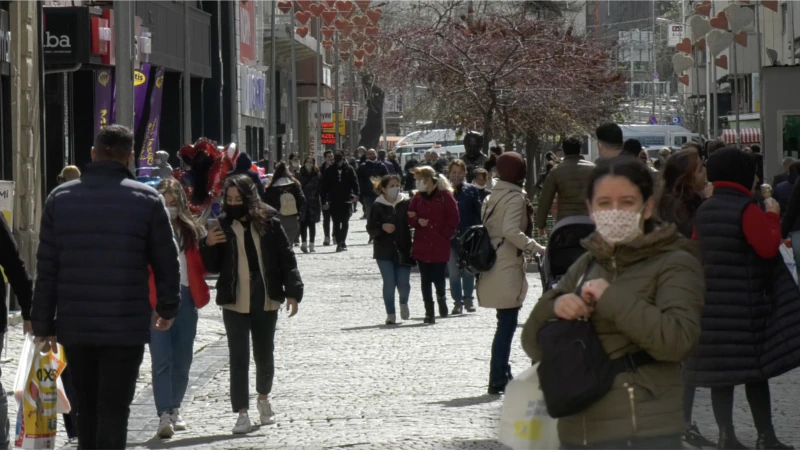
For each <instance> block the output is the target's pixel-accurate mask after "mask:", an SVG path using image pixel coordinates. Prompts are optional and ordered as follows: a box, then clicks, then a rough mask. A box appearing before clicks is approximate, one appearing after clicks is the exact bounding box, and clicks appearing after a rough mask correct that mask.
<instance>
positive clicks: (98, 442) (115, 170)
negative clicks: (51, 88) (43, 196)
mask: <svg viewBox="0 0 800 450" xmlns="http://www.w3.org/2000/svg"><path fill="white" fill-rule="evenodd" d="M133 158H134V152H133V133H132V132H131V131H130V130H129V129H128V128H126V127H123V126H121V125H110V126H108V127H106V128H105V129H103V130H102V131H100V133H99V134H98V135H97V137H96V138H95V141H94V147H93V148H92V161H93V162H92V163H91V164H89V165H88V166H87V167H86V169H85V170H84V172H83V175H82V176H81V178H80V179H78V180H74V181H70V182H69V183H64V184H62V185H61V186H59V187H57V188H56V189H55V190H54V191H53V192H52V193H51V194H50V196H49V197H48V198H47V202H46V203H45V206H44V211H43V213H42V223H41V231H40V236H39V239H40V242H39V250H38V253H37V271H38V276H37V280H36V288H35V291H34V300H33V310H32V312H31V319H32V322H33V332H34V335H35V336H36V337H37V339H38V340H44V341H45V342H47V344H49V345H50V346H55V344H56V340H58V342H59V343H60V344H62V345H63V346H64V350H65V352H66V356H67V360H68V361H69V366H70V370H71V371H72V375H73V380H74V384H75V390H76V392H77V394H78V411H80V413H79V414H80V420H79V421H78V439H79V441H80V445H81V448H87V449H91V448H125V444H126V441H127V430H128V416H129V414H130V409H129V408H130V404H131V401H133V395H134V391H135V390H136V379H137V377H138V375H139V366H140V365H141V363H142V357H143V356H144V346H145V344H147V343H148V342H149V340H150V328H151V327H154V328H156V329H157V330H167V329H169V328H170V326H171V325H172V320H173V319H174V317H175V316H176V315H177V313H178V306H179V305H180V297H179V295H180V265H179V263H178V247H177V245H176V244H175V240H174V239H173V235H172V226H171V225H170V218H169V213H168V212H167V209H166V207H165V204H164V200H163V198H162V197H161V196H160V195H159V194H158V192H157V191H156V190H155V189H153V188H151V187H149V186H146V185H144V184H142V183H139V182H137V181H136V180H135V178H134V176H133V174H131V172H130V171H129V170H128V167H129V166H130V164H132V162H133ZM150 268H152V271H153V275H154V278H155V286H156V294H157V295H156V297H157V301H156V307H155V312H152V311H151V308H150V299H149V297H150V287H149V284H148V280H149V270H150Z"/></svg>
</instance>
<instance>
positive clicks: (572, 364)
mask: <svg viewBox="0 0 800 450" xmlns="http://www.w3.org/2000/svg"><path fill="white" fill-rule="evenodd" d="M593 266H594V260H592V261H590V262H589V266H588V267H587V268H586V272H585V273H584V274H583V276H582V277H581V278H580V280H579V281H578V285H577V288H576V289H575V294H576V295H578V296H580V291H581V289H582V287H583V283H584V281H585V278H586V276H587V275H588V274H589V272H590V271H591V270H592V267H593ZM537 340H538V343H539V347H540V348H541V350H542V360H541V363H540V364H539V368H538V373H539V381H540V383H541V388H542V393H543V394H544V400H545V404H546V405H547V413H548V414H550V416H551V417H554V418H560V417H567V416H572V415H575V414H578V413H580V412H581V411H583V410H585V409H586V408H588V407H589V406H591V405H592V404H593V403H595V402H597V401H598V400H600V399H601V398H603V397H604V396H605V395H606V394H607V393H608V392H609V391H610V390H611V387H612V386H613V384H614V379H615V378H616V377H617V375H619V374H620V373H623V372H634V371H636V368H637V367H640V366H643V365H647V364H651V363H654V362H655V359H653V357H652V356H650V355H649V354H648V353H647V352H645V351H639V352H636V353H629V354H626V355H624V356H622V357H619V358H617V359H613V360H612V359H611V358H609V356H608V353H606V351H605V349H604V348H603V344H602V343H601V342H600V338H599V337H598V336H597V332H596V331H595V329H594V325H593V324H592V321H591V320H589V319H581V320H561V319H555V320H551V321H549V322H548V323H546V324H545V325H544V326H543V327H542V328H541V329H540V330H539V333H538V335H537Z"/></svg>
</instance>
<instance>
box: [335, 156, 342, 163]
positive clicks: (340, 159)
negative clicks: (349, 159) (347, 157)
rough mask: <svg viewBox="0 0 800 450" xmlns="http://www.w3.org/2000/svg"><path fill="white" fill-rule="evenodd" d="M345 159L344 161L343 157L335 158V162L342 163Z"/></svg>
mask: <svg viewBox="0 0 800 450" xmlns="http://www.w3.org/2000/svg"><path fill="white" fill-rule="evenodd" d="M343 159H344V157H342V156H334V157H333V161H334V162H336V163H340V162H342V160H343Z"/></svg>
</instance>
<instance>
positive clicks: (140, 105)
mask: <svg viewBox="0 0 800 450" xmlns="http://www.w3.org/2000/svg"><path fill="white" fill-rule="evenodd" d="M149 84H150V63H143V64H142V70H137V71H135V72H134V73H133V104H134V107H133V124H134V125H133V132H134V133H136V132H138V131H139V123H140V122H141V121H142V114H144V102H145V100H147V86H148V85H149Z"/></svg>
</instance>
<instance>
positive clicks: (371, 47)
mask: <svg viewBox="0 0 800 450" xmlns="http://www.w3.org/2000/svg"><path fill="white" fill-rule="evenodd" d="M377 48H378V47H377V46H376V45H375V43H374V42H365V43H364V51H365V52H367V54H369V55H371V54H373V53H374V52H375V49H377Z"/></svg>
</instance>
